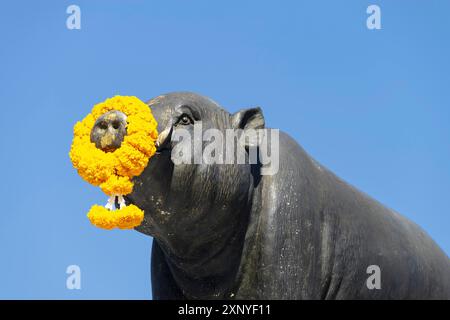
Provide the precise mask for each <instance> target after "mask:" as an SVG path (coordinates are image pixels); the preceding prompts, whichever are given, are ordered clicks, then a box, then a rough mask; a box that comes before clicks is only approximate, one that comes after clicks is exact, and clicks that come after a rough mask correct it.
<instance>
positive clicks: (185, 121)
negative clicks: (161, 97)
mask: <svg viewBox="0 0 450 320" xmlns="http://www.w3.org/2000/svg"><path fill="white" fill-rule="evenodd" d="M191 123H192V119H191V118H190V117H189V116H188V115H187V114H183V115H181V117H180V118H179V119H178V123H177V124H181V125H183V126H187V125H189V124H191Z"/></svg>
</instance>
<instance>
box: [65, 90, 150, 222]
mask: <svg viewBox="0 0 450 320" xmlns="http://www.w3.org/2000/svg"><path fill="white" fill-rule="evenodd" d="M111 110H118V111H122V112H123V113H124V114H125V115H126V116H127V134H126V136H125V137H124V140H123V142H122V144H121V146H120V148H118V149H116V150H114V151H113V152H105V151H103V150H100V149H98V148H96V146H95V144H94V143H92V142H91V140H90V134H91V130H92V128H93V126H94V124H95V121H96V120H97V118H99V117H100V116H101V115H103V114H104V113H105V112H108V111H111ZM156 128H157V123H156V120H155V118H154V117H153V115H152V113H151V110H150V108H149V106H148V105H146V104H145V103H144V102H142V101H141V100H139V99H138V98H136V97H132V96H115V97H113V98H109V99H106V100H105V101H104V102H101V103H99V104H97V105H95V106H94V108H93V109H92V111H91V113H90V114H88V115H87V116H86V117H85V118H84V119H83V120H82V121H79V122H77V123H76V124H75V126H74V130H73V133H74V138H73V142H72V147H71V149H70V153H69V156H70V159H71V160H72V164H73V166H74V167H75V168H76V169H77V170H78V174H79V175H80V176H81V177H82V178H83V179H84V180H86V181H87V182H89V183H90V184H93V185H95V186H100V188H101V189H102V191H103V192H104V193H105V194H107V195H108V196H110V198H109V200H108V203H107V204H106V206H105V207H103V206H99V205H94V206H92V208H91V209H90V211H89V213H88V218H89V220H90V221H91V223H92V224H93V225H95V226H97V227H99V228H103V229H108V230H109V229H113V228H115V227H118V228H120V229H131V228H133V227H136V226H138V225H140V224H141V222H142V220H143V219H144V212H143V211H142V210H141V209H139V208H138V207H137V206H135V205H129V206H126V205H125V201H124V199H123V195H126V194H129V193H131V191H132V190H133V182H132V181H131V179H132V178H133V177H135V176H138V175H140V174H141V173H142V171H143V170H144V169H145V167H146V166H147V163H148V159H149V158H150V157H151V156H153V155H154V154H155V152H156V147H155V141H156V138H157V137H158V132H157V130H156ZM116 200H117V202H118V203H119V206H120V209H117V210H114V208H115V202H116Z"/></svg>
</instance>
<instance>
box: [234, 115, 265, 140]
mask: <svg viewBox="0 0 450 320" xmlns="http://www.w3.org/2000/svg"><path fill="white" fill-rule="evenodd" d="M231 121H232V125H233V128H234V129H242V130H244V133H245V134H246V137H247V138H246V139H244V140H241V143H243V144H244V146H245V147H246V148H249V147H258V146H259V145H260V143H261V140H262V134H261V133H260V134H255V132H256V131H255V130H258V129H264V127H265V123H264V116H263V113H262V110H261V108H259V107H255V108H250V109H243V110H239V111H238V112H236V113H234V114H233V115H232V116H231ZM247 130H248V131H247Z"/></svg>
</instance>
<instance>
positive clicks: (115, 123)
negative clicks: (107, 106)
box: [112, 120, 120, 130]
mask: <svg viewBox="0 0 450 320" xmlns="http://www.w3.org/2000/svg"><path fill="white" fill-rule="evenodd" d="M112 127H113V128H114V129H116V130H117V129H119V128H120V122H119V121H117V120H115V121H113V122H112Z"/></svg>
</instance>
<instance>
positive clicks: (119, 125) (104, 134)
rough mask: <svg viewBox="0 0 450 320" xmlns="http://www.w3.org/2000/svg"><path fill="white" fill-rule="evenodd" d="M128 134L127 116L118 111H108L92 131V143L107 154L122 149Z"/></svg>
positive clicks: (96, 122)
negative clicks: (121, 146)
mask: <svg viewBox="0 0 450 320" xmlns="http://www.w3.org/2000/svg"><path fill="white" fill-rule="evenodd" d="M126 134H127V116H126V115H125V114H124V113H123V112H121V111H117V110H112V111H108V112H106V113H105V114H103V115H102V116H100V117H99V118H98V119H97V121H95V124H94V127H93V128H92V130H91V142H93V143H95V146H96V147H97V148H99V149H101V150H103V151H105V152H113V151H114V150H116V149H118V148H120V145H121V144H122V141H123V138H124V137H125V135H126Z"/></svg>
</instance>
